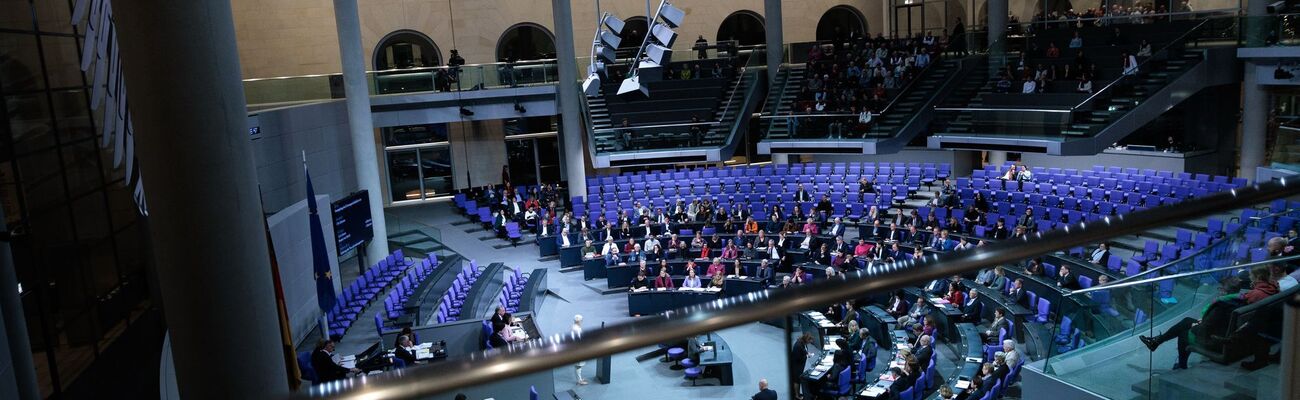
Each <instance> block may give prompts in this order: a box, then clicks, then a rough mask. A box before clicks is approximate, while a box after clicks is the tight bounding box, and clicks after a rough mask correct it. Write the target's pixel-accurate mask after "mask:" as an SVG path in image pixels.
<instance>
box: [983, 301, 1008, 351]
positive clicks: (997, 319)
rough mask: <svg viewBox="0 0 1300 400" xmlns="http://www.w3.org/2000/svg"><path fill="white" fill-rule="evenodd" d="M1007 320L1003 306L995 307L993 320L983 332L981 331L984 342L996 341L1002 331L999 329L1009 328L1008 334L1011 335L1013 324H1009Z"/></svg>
mask: <svg viewBox="0 0 1300 400" xmlns="http://www.w3.org/2000/svg"><path fill="white" fill-rule="evenodd" d="M1007 322H1008V320H1007V314H1006V311H1002V309H1001V308H995V309H993V322H992V323H990V324H989V327H988V329H985V330H984V331H983V332H980V339H982V341H983V342H984V343H992V342H994V341H996V340H997V339H998V335H999V334H1000V332H1001V331H999V329H1007V330H1008V332H1007V335H1008V336H1010V335H1011V332H1010V327H1011V325H1010V324H1008V323H1007Z"/></svg>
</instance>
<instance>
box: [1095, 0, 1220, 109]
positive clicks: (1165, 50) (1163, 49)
mask: <svg viewBox="0 0 1300 400" xmlns="http://www.w3.org/2000/svg"><path fill="white" fill-rule="evenodd" d="M1234 18H1235V17H1234ZM1210 21H1211V19H1210V18H1206V19H1203V20H1201V22H1200V23H1198V24H1196V26H1194V27H1192V29H1188V30H1187V32H1184V33H1183V34H1182V35H1178V37H1177V38H1175V39H1174V40H1171V41H1170V42H1169V44H1166V45H1165V46H1164V47H1161V48H1160V50H1157V51H1156V52H1154V53H1152V56H1150V57H1147V59H1146V60H1142V62H1140V63H1138V65H1136V66H1134V67H1133V68H1134V69H1137V70H1141V69H1142V67H1144V66H1146V65H1147V64H1148V63H1150V62H1152V61H1154V60H1155V59H1156V58H1158V57H1155V55H1156V54H1164V55H1166V56H1168V54H1169V49H1171V48H1173V47H1174V46H1179V45H1182V44H1183V40H1184V39H1186V38H1187V36H1188V35H1191V34H1192V33H1195V32H1197V31H1199V30H1201V27H1203V26H1205V24H1207V23H1209V22H1210ZM1134 76H1137V74H1136V73H1135V74H1133V75H1129V74H1124V73H1122V71H1121V73H1120V75H1119V77H1118V78H1115V80H1113V81H1110V83H1107V84H1106V86H1103V87H1102V88H1101V90H1098V91H1096V92H1093V93H1092V95H1091V96H1088V98H1086V99H1083V101H1080V102H1079V104H1075V105H1074V107H1070V110H1071V111H1074V110H1078V109H1079V108H1080V107H1083V106H1084V105H1085V104H1088V103H1089V102H1091V101H1092V99H1095V98H1097V96H1100V95H1101V94H1102V93H1104V92H1106V91H1107V90H1110V89H1111V88H1112V87H1115V85H1117V84H1119V83H1120V81H1123V80H1125V79H1128V78H1130V77H1134Z"/></svg>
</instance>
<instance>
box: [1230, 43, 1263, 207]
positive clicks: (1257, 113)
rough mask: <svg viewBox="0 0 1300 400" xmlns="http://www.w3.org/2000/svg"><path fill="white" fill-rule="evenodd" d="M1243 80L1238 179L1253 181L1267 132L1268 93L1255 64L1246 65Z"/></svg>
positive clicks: (1261, 163) (1259, 164) (1261, 156)
mask: <svg viewBox="0 0 1300 400" xmlns="http://www.w3.org/2000/svg"><path fill="white" fill-rule="evenodd" d="M1245 69H1246V79H1244V80H1243V81H1242V82H1241V159H1240V161H1239V165H1240V166H1241V169H1240V170H1238V171H1237V176H1239V177H1242V178H1246V179H1250V180H1251V181H1254V180H1255V169H1257V168H1259V167H1262V166H1264V142H1265V139H1266V138H1265V136H1267V133H1268V126H1267V125H1268V108H1269V104H1268V103H1269V102H1268V92H1266V91H1265V90H1264V87H1263V86H1260V85H1258V84H1256V83H1257V82H1259V80H1258V78H1259V77H1258V76H1257V75H1258V74H1256V73H1255V70H1256V69H1257V68H1256V66H1255V63H1254V62H1246V65H1245Z"/></svg>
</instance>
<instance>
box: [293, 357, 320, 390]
mask: <svg viewBox="0 0 1300 400" xmlns="http://www.w3.org/2000/svg"><path fill="white" fill-rule="evenodd" d="M298 371H300V372H301V374H302V379H306V380H309V381H311V383H313V384H315V383H320V382H317V380H318V379H319V378H317V377H316V368H313V367H312V366H311V352H310V351H304V352H301V353H298Z"/></svg>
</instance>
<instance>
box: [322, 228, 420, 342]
mask: <svg viewBox="0 0 1300 400" xmlns="http://www.w3.org/2000/svg"><path fill="white" fill-rule="evenodd" d="M410 266H411V263H410V262H409V261H408V260H407V259H406V256H404V255H403V254H402V250H401V249H398V250H396V251H393V253H392V254H389V255H388V257H385V258H384V259H383V260H380V261H379V262H377V263H375V264H374V265H371V266H370V268H367V269H366V272H365V273H364V274H361V276H359V277H357V279H356V280H355V281H352V284H351V285H348V287H347V288H344V289H343V292H342V293H340V294H339V296H338V298H337V299H336V301H335V304H334V308H333V309H331V310H330V311H329V312H327V313H325V318H326V319H327V320H328V321H329V335H330V336H331V337H342V336H343V334H344V333H346V332H347V330H348V328H351V327H352V324H353V323H354V322H356V321H357V319H358V318H360V316H361V314H362V311H363V310H365V309H366V306H369V305H370V303H371V302H372V301H374V300H375V299H378V298H379V297H380V296H381V294H382V293H384V291H386V290H388V289H389V287H391V286H393V285H394V282H397V281H399V280H400V278H401V277H403V276H405V274H406V273H407V269H408V268H409V267H410Z"/></svg>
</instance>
